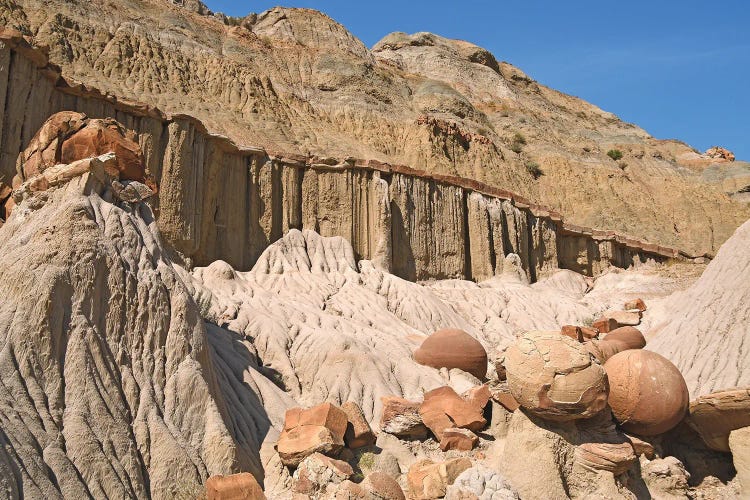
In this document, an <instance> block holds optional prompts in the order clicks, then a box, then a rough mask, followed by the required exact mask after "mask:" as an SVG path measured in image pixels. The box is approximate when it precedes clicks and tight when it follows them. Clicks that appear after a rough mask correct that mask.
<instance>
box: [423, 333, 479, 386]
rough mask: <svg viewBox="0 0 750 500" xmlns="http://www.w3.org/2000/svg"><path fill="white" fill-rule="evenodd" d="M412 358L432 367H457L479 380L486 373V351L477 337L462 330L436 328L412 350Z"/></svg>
mask: <svg viewBox="0 0 750 500" xmlns="http://www.w3.org/2000/svg"><path fill="white" fill-rule="evenodd" d="M414 360H415V361H416V362H417V363H419V364H420V365H425V366H431V367H433V368H448V369H451V368H458V369H460V370H463V371H465V372H468V373H471V374H472V375H474V376H475V377H476V378H478V379H479V380H484V377H485V376H486V375H487V351H485V350H484V347H482V344H480V343H479V341H478V340H477V339H475V338H474V337H472V336H471V335H469V334H468V333H466V332H465V331H463V330H459V329H457V328H446V329H444V330H438V331H437V332H435V333H433V334H432V335H430V336H429V337H427V339H426V340H425V341H424V342H422V345H421V346H420V347H419V348H418V349H417V350H416V351H414Z"/></svg>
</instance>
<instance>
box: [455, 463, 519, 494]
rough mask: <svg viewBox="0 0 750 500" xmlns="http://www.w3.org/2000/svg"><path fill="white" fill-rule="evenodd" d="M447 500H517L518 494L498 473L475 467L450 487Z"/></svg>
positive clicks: (480, 466)
mask: <svg viewBox="0 0 750 500" xmlns="http://www.w3.org/2000/svg"><path fill="white" fill-rule="evenodd" d="M445 498H446V500H468V499H470V498H471V499H473V498H476V499H477V500H517V499H518V498H519V497H518V494H517V493H516V492H515V490H514V489H513V487H512V486H511V485H510V483H509V482H508V481H507V480H506V479H505V478H504V477H503V476H502V475H501V474H500V473H498V472H497V471H495V470H492V469H490V468H488V467H485V466H482V465H475V466H473V467H471V468H470V469H466V470H465V471H463V472H462V473H461V474H460V475H459V476H458V477H457V478H456V480H455V481H454V482H453V484H452V485H450V486H448V488H447V490H446V494H445Z"/></svg>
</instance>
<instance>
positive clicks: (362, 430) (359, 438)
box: [341, 401, 375, 449]
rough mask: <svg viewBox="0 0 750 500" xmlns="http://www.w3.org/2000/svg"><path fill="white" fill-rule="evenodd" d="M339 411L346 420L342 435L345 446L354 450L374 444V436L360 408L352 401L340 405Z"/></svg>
mask: <svg viewBox="0 0 750 500" xmlns="http://www.w3.org/2000/svg"><path fill="white" fill-rule="evenodd" d="M341 409H342V410H343V411H344V413H346V418H347V420H348V423H347V425H346V433H345V434H344V442H345V443H346V446H347V447H349V448H351V449H355V448H361V447H363V446H370V445H373V444H375V434H373V432H372V429H371V428H370V424H369V423H367V419H365V415H364V414H363V413H362V408H360V407H359V405H358V404H357V403H355V402H353V401H347V402H346V403H344V404H343V405H341Z"/></svg>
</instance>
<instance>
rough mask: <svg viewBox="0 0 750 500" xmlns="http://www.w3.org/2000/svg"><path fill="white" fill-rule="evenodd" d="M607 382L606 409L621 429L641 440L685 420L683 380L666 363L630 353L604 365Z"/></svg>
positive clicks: (641, 353)
mask: <svg viewBox="0 0 750 500" xmlns="http://www.w3.org/2000/svg"><path fill="white" fill-rule="evenodd" d="M604 369H605V370H606V371H607V377H608V378H609V406H610V407H611V408H612V413H613V414H614V416H615V418H616V419H617V421H618V422H620V425H621V426H622V428H623V429H625V430H626V431H628V432H633V433H635V434H640V435H643V436H655V435H657V434H662V433H664V432H666V431H668V430H670V429H672V428H673V427H674V426H676V425H677V424H678V423H680V422H681V421H682V420H683V419H684V418H685V417H686V416H687V409H688V403H689V396H688V390H687V386H686V385H685V380H684V379H683V378H682V375H681V374H680V372H679V370H678V369H677V368H676V367H675V366H674V365H673V364H672V363H671V362H670V361H669V360H667V359H665V358H664V357H662V356H660V355H659V354H656V353H654V352H651V351H645V350H640V349H632V350H627V351H623V352H620V353H618V354H615V355H614V356H613V357H611V358H609V359H608V360H607V362H606V364H605V365H604Z"/></svg>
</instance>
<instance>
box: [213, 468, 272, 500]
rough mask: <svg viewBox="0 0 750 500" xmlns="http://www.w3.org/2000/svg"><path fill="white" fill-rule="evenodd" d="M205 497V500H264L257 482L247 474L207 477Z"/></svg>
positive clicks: (264, 497)
mask: <svg viewBox="0 0 750 500" xmlns="http://www.w3.org/2000/svg"><path fill="white" fill-rule="evenodd" d="M206 497H207V500H266V496H265V495H264V494H263V490H262V489H261V488H260V485H259V484H258V481H256V480H255V477H253V475H252V474H250V473H248V472H243V473H241V474H232V475H231V476H221V475H219V476H211V477H209V478H208V481H206Z"/></svg>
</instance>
